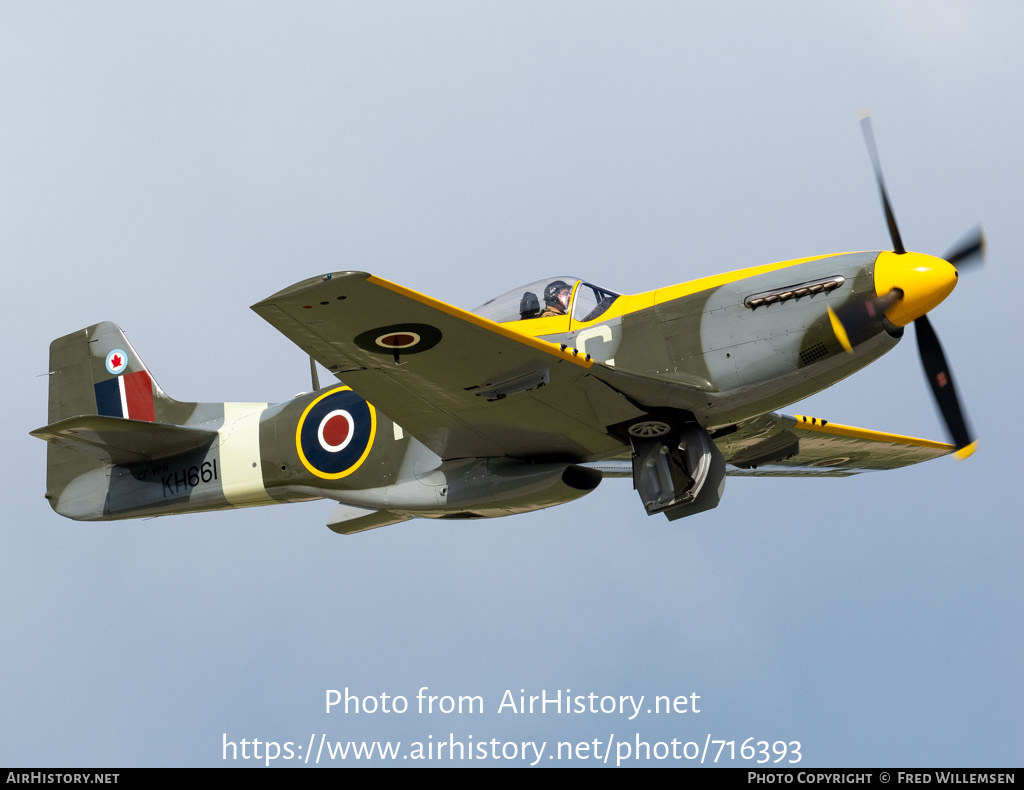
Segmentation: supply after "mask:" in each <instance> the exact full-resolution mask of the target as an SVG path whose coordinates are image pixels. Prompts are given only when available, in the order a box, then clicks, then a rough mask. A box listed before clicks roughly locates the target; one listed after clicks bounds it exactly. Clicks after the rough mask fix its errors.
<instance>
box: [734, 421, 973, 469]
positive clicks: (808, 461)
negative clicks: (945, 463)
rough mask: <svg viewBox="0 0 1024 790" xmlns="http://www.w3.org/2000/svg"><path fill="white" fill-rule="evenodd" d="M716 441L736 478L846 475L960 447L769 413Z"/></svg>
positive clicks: (892, 466) (924, 458) (916, 460)
mask: <svg viewBox="0 0 1024 790" xmlns="http://www.w3.org/2000/svg"><path fill="white" fill-rule="evenodd" d="M716 443H717V444H718V446H719V449H720V450H722V454H723V455H724V456H725V458H726V461H728V462H729V463H730V464H732V468H730V469H729V471H728V474H729V475H732V476H738V477H847V476H849V475H855V474H860V473H861V472H872V471H877V470H883V469H898V468H900V467H903V466H910V465H912V464H916V463H920V462H921V461H928V460H931V459H932V458H938V457H939V456H943V455H948V454H949V453H952V452H954V451H955V450H956V448H955V447H954V446H953V445H951V444H945V443H944V442H935V441H931V440H929V439H917V438H914V437H912V436H900V435H899V434H894V433H882V432H880V431H871V430H867V429H865V428H854V427H852V426H849V425H839V424H837V423H832V422H829V421H827V420H819V419H817V418H815V417H805V416H802V415H797V416H796V417H789V416H787V415H785V414H765V415H763V416H761V417H757V418H755V419H753V420H749V421H747V422H745V423H741V424H740V425H739V426H738V427H737V430H736V431H735V432H733V433H731V434H729V435H727V436H724V437H722V438H721V439H717V440H716Z"/></svg>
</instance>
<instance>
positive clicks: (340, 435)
mask: <svg viewBox="0 0 1024 790" xmlns="http://www.w3.org/2000/svg"><path fill="white" fill-rule="evenodd" d="M376 432H377V412H376V411H375V410H374V408H373V406H371V405H370V404H369V403H367V402H366V401H364V400H363V399H362V398H360V397H359V396H358V395H356V394H355V393H354V392H353V391H352V390H351V389H349V388H348V387H335V388H334V389H332V390H330V391H329V392H325V393H324V394H323V395H321V396H320V397H318V398H316V399H315V400H314V401H313V402H312V403H310V404H309V405H308V406H307V407H306V409H305V411H303V412H302V416H301V417H299V424H298V426H297V427H296V428H295V449H296V450H297V451H298V453H299V460H300V461H302V465H303V466H304V467H306V469H308V470H309V471H310V472H312V473H313V474H314V475H316V476H317V477H322V478H324V479H325V480H337V479H339V478H342V477H345V476H346V475H350V474H352V473H353V472H354V471H356V469H358V468H359V467H360V465H362V463H363V461H365V460H366V456H367V455H369V454H370V448H371V447H373V437H374V434H375V433H376Z"/></svg>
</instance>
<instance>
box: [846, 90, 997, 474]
mask: <svg viewBox="0 0 1024 790" xmlns="http://www.w3.org/2000/svg"><path fill="white" fill-rule="evenodd" d="M860 119H861V121H860V122H861V129H862V130H863V132H864V140H865V142H866V143H867V147H868V154H869V155H870V156H871V163H872V165H873V166H874V169H875V180H876V181H877V182H878V190H879V193H880V194H881V198H882V210H883V211H884V212H885V220H886V224H887V225H888V226H889V237H890V239H892V246H893V251H892V252H882V253H879V255H878V258H877V259H876V261H875V294H876V295H875V296H874V297H873V298H871V299H867V300H864V301H860V302H854V303H850V304H846V305H844V306H842V307H840V308H839V309H838V310H835V311H834V310H832V308H829V311H828V313H829V319H830V321H831V323H832V329H833V331H834V332H835V335H836V339H838V340H839V342H840V344H841V345H842V346H843V348H844V349H846V350H847V351H848V352H850V353H852V352H853V346H855V345H856V344H857V343H859V342H860V341H861V340H864V339H866V338H867V337H868V336H870V335H871V334H872V333H874V332H875V331H877V326H878V323H879V322H880V321H881V320H882V317H883V316H884V317H885V318H887V319H888V320H889V321H891V322H892V323H893V324H895V325H897V326H906V325H907V324H909V323H913V324H914V328H915V332H914V334H915V335H916V337H917V348H918V352H919V354H920V356H921V364H922V366H923V367H924V372H925V376H926V377H927V378H928V383H929V385H930V386H931V389H932V394H933V396H934V397H935V403H936V405H937V406H938V408H939V411H940V412H941V414H942V418H943V420H944V421H945V423H946V429H947V430H948V432H949V434H950V436H951V437H952V438H953V442H954V444H955V445H956V448H957V452H956V457H957V458H961V459H962V458H966V457H967V456H969V455H970V454H971V453H973V452H974V450H975V448H976V447H977V444H978V443H977V441H976V440H975V439H974V438H973V435H972V434H971V431H970V428H969V427H968V426H967V418H966V417H965V416H964V412H963V409H962V408H961V407H960V399H959V398H958V396H957V393H956V387H955V385H954V384H953V375H952V373H951V372H950V369H949V363H948V362H946V355H945V354H944V353H943V351H942V345H941V344H940V343H939V338H938V335H936V334H935V330H934V329H933V328H932V325H931V322H930V321H929V320H928V316H927V313H928V311H929V310H931V309H932V308H934V307H935V306H936V305H938V304H939V303H940V302H941V301H942V300H943V299H945V298H946V297H947V296H949V294H950V293H951V292H952V291H953V288H955V287H956V283H957V278H958V276H959V275H958V272H957V267H958V266H959V267H961V268H962V267H963V266H965V265H970V264H973V263H980V262H981V261H982V260H983V259H984V256H985V246H986V244H985V233H984V231H982V229H981V228H978V229H977V230H976V231H975V232H973V233H972V234H970V235H969V236H968V237H966V238H965V239H964V240H962V241H961V242H960V243H959V244H958V245H957V246H956V247H954V248H953V249H952V250H950V251H949V252H948V253H946V256H945V258H937V257H935V256H933V255H925V254H923V253H919V252H907V250H906V248H905V247H904V246H903V240H902V238H901V237H900V231H899V227H898V226H897V225H896V215H895V214H894V212H893V210H892V204H891V203H890V201H889V194H888V192H887V191H886V189H885V179H884V178H883V177H882V166H881V162H880V160H879V157H878V150H877V148H876V147H875V136H874V133H873V132H872V129H871V118H870V116H869V115H868V114H867V112H866V111H865V110H861V113H860Z"/></svg>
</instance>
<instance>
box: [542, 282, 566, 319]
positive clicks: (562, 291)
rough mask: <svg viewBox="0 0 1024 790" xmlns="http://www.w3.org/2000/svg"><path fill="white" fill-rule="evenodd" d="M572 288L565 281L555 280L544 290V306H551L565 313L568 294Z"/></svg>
mask: <svg viewBox="0 0 1024 790" xmlns="http://www.w3.org/2000/svg"><path fill="white" fill-rule="evenodd" d="M571 292H572V286H571V285H569V283H567V282H565V280H555V281H554V282H552V283H548V285H547V287H546V288H545V289H544V304H547V305H551V306H552V307H556V308H558V309H560V310H561V311H562V312H565V311H567V310H568V309H569V294H570V293H571Z"/></svg>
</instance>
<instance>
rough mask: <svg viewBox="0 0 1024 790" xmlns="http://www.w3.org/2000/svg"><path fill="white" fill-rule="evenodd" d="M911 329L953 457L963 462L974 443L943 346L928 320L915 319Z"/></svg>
mask: <svg viewBox="0 0 1024 790" xmlns="http://www.w3.org/2000/svg"><path fill="white" fill-rule="evenodd" d="M914 326H915V327H916V328H917V329H916V334H917V350H918V353H920V355H921V364H922V365H923V366H924V372H925V376H927V378H928V383H929V384H930V385H931V388H932V394H933V395H934V396H935V402H936V404H938V407H939V411H940V412H942V419H943V420H945V422H946V428H947V430H948V431H949V433H950V435H951V436H952V437H953V444H955V445H956V449H957V452H956V456H957V458H960V459H963V458H966V457H967V456H969V455H970V454H971V453H973V452H974V450H975V448H976V447H977V442H976V441H975V440H974V439H973V438H971V431H970V429H969V428H968V427H967V419H966V418H965V417H964V413H963V410H962V409H961V408H960V399H959V398H958V397H957V394H956V386H955V385H954V384H953V375H952V373H950V370H949V364H948V363H947V362H946V355H945V354H943V353H942V345H941V344H940V343H939V338H938V335H936V334H935V330H934V329H932V324H931V322H930V321H929V320H928V316H926V315H923V316H921V317H920V318H918V319H917V320H916V321H915V322H914Z"/></svg>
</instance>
